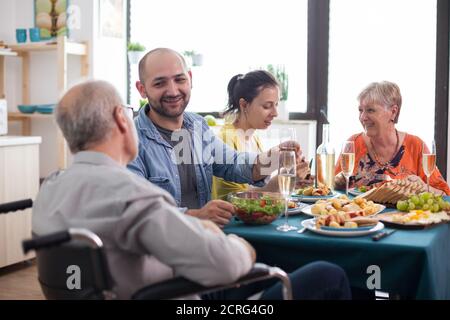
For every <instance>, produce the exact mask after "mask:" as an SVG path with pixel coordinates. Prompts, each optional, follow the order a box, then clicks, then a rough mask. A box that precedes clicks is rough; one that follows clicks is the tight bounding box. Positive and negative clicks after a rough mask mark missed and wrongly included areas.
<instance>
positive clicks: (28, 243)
mask: <svg viewBox="0 0 450 320" xmlns="http://www.w3.org/2000/svg"><path fill="white" fill-rule="evenodd" d="M71 239H72V236H71V235H70V233H69V231H67V230H65V231H59V232H55V233H51V234H49V235H45V236H40V237H36V238H34V239H29V240H24V241H23V242H22V249H23V252H24V253H27V252H28V251H30V250H39V249H42V248H48V247H53V246H57V245H60V244H63V243H65V242H68V241H70V240H71Z"/></svg>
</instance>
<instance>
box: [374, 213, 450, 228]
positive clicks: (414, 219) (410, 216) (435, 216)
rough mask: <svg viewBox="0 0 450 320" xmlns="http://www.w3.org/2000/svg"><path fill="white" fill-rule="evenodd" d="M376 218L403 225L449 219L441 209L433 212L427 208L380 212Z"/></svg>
mask: <svg viewBox="0 0 450 320" xmlns="http://www.w3.org/2000/svg"><path fill="white" fill-rule="evenodd" d="M377 219H378V220H381V221H387V222H393V223H397V224H404V225H431V224H435V223H441V222H446V221H450V216H449V215H448V213H447V212H443V211H441V212H435V213H434V212H431V211H429V210H427V211H424V210H412V211H411V212H396V213H386V214H382V215H380V216H379V217H377Z"/></svg>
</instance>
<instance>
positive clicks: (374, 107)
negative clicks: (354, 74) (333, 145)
mask: <svg viewBox="0 0 450 320" xmlns="http://www.w3.org/2000/svg"><path fill="white" fill-rule="evenodd" d="M358 101H359V107H358V109H359V121H360V122H361V125H362V126H363V128H364V132H362V133H358V134H355V135H353V136H351V137H350V138H349V139H348V140H349V141H354V142H355V168H354V170H353V174H352V176H351V178H350V181H351V183H352V184H353V185H354V186H356V187H360V186H370V185H372V184H374V183H377V182H381V181H384V180H391V179H409V180H411V181H417V182H420V183H423V184H426V181H427V180H426V179H427V178H426V176H425V173H424V171H423V168H422V152H423V148H424V144H423V141H422V140H421V139H420V138H419V137H417V136H414V135H412V134H409V133H406V132H401V131H398V130H397V129H396V127H395V125H396V123H397V122H398V118H399V115H400V109H401V106H402V96H401V93H400V89H399V87H398V86H397V85H396V84H395V83H392V82H388V81H383V82H373V83H371V84H369V85H368V86H367V87H366V88H365V89H364V90H363V91H362V92H361V93H360V94H359V96H358ZM425 148H426V146H425ZM339 160H340V159H339ZM335 173H336V187H337V188H343V187H345V179H344V177H343V174H342V168H341V165H340V161H338V164H337V166H336V171H335ZM430 191H432V192H435V193H439V194H442V193H445V194H447V195H450V188H449V186H448V185H447V183H446V182H445V180H444V179H443V178H442V175H441V174H440V172H439V170H438V169H437V168H436V170H434V172H433V174H432V175H431V177H430Z"/></svg>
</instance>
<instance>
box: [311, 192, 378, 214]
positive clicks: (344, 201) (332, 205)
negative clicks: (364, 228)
mask: <svg viewBox="0 0 450 320" xmlns="http://www.w3.org/2000/svg"><path fill="white" fill-rule="evenodd" d="M380 208H381V207H380V205H378V204H376V203H374V202H373V201H367V200H366V199H364V198H355V199H353V200H350V199H349V198H348V197H347V196H345V195H341V196H339V197H338V198H332V199H328V200H319V201H317V202H316V203H315V204H313V205H312V206H311V213H312V214H313V215H315V216H317V215H327V214H335V213H339V212H361V215H362V216H370V215H373V214H375V213H376V212H377V211H379V210H380Z"/></svg>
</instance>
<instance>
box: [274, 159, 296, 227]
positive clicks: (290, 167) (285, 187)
mask: <svg viewBox="0 0 450 320" xmlns="http://www.w3.org/2000/svg"><path fill="white" fill-rule="evenodd" d="M296 170H297V164H296V161H295V151H293V150H281V151H280V161H279V167H278V187H279V189H280V193H281V194H282V195H283V197H284V200H285V207H284V224H283V225H281V226H279V227H278V228H277V230H279V231H283V232H287V231H291V230H297V228H296V227H294V226H291V225H289V223H288V215H289V213H288V201H289V198H290V196H291V194H292V192H293V191H294V186H295V178H296V175H297V173H296Z"/></svg>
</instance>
